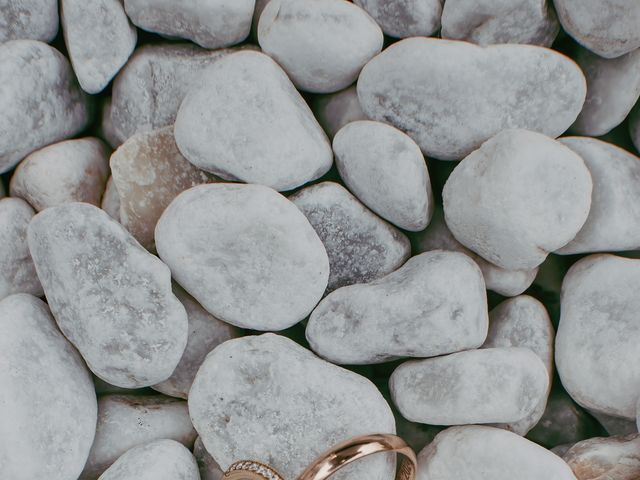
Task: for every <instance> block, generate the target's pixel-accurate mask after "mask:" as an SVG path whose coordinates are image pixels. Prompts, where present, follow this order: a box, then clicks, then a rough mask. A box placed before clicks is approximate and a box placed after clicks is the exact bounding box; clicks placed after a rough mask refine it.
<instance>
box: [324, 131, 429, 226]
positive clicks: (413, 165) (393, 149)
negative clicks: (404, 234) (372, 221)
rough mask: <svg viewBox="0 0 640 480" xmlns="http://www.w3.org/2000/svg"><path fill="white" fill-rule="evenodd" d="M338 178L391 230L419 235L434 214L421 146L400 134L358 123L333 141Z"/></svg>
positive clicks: (340, 132) (399, 132)
mask: <svg viewBox="0 0 640 480" xmlns="http://www.w3.org/2000/svg"><path fill="white" fill-rule="evenodd" d="M333 151H334V153H335V157H336V166H337V167H338V172H339V173H340V177H341V178H342V180H343V181H344V183H345V185H346V186H347V188H349V190H351V192H353V193H354V194H355V196H356V197H358V199H359V200H360V201H361V202H362V203H364V204H365V205H366V206H367V207H369V208H370V209H371V210H373V211H374V212H375V213H377V214H378V215H380V216H381V217H382V218H384V219H385V220H387V221H389V222H391V223H393V224H394V225H396V226H398V227H400V228H402V229H404V230H409V231H420V230H424V229H425V228H426V227H427V225H428V224H429V221H430V220H431V215H432V214H433V192H432V191H431V181H430V179H429V172H428V171H427V165H426V164H425V161H424V157H423V156H422V152H421V151H420V147H418V145H416V143H415V142H414V141H413V140H411V138H410V137H408V136H407V135H405V134H404V133H402V132H401V131H400V130H398V129H396V128H393V127H392V126H390V125H386V124H384V123H380V122H371V121H357V122H352V123H349V124H348V125H346V126H345V127H343V128H342V129H341V130H340V131H339V132H338V133H337V134H336V136H335V138H334V139H333Z"/></svg>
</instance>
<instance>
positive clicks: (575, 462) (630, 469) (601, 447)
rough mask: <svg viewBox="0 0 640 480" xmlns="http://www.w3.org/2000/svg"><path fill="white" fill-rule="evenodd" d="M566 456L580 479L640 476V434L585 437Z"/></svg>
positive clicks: (628, 479)
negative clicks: (586, 438)
mask: <svg viewBox="0 0 640 480" xmlns="http://www.w3.org/2000/svg"><path fill="white" fill-rule="evenodd" d="M562 458H563V460H564V461H565V462H567V463H568V464H569V467H571V469H572V470H573V472H574V473H575V474H576V478H577V479H578V480H609V479H611V480H614V479H615V480H637V479H638V478H640V435H638V434H637V433H634V434H631V435H626V436H617V437H609V438H590V439H588V440H583V441H582V442H578V443H576V444H575V445H574V446H573V447H571V448H570V449H569V450H568V451H567V452H566V453H565V454H564V455H563V456H562Z"/></svg>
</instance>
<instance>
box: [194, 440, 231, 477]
mask: <svg viewBox="0 0 640 480" xmlns="http://www.w3.org/2000/svg"><path fill="white" fill-rule="evenodd" d="M193 456H194V457H195V458H196V461H197V462H198V469H199V470H200V479H201V480H222V477H223V475H224V472H223V471H222V469H221V468H220V466H219V465H218V463H217V462H216V461H215V460H214V459H213V457H212V456H211V455H209V452H207V449H206V448H204V445H203V443H202V440H201V439H200V437H198V438H196V442H195V443H194V444H193Z"/></svg>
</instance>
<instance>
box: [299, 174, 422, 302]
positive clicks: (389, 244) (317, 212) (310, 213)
mask: <svg viewBox="0 0 640 480" xmlns="http://www.w3.org/2000/svg"><path fill="white" fill-rule="evenodd" d="M290 200H291V201H292V202H293V203H295V204H296V206H297V207H298V208H299V209H300V210H301V211H302V213H304V214H305V216H306V217H307V219H308V220H309V222H310V223H311V225H312V226H313V228H314V229H315V231H316V232H317V233H318V235H319V236H320V239H321V240H322V243H323V244H324V246H325V248H326V250H327V254H328V255H329V264H330V265H331V268H330V271H329V285H328V287H327V288H328V290H329V291H331V290H335V289H336V288H340V287H344V286H346V285H352V284H354V283H366V282H370V281H372V280H376V279H378V278H380V277H383V276H384V275H386V274H388V273H391V272H392V271H394V270H396V269H397V268H398V267H400V265H402V264H403V263H404V262H405V261H406V260H407V259H408V258H409V255H410V253H411V252H410V250H411V248H410V245H409V240H408V239H407V237H405V236H404V234H402V232H400V231H399V230H397V229H396V228H394V227H392V226H391V225H389V224H388V223H386V222H385V221H383V220H382V219H380V218H378V217H377V216H376V215H374V214H373V213H371V212H370V211H369V210H367V209H366V208H365V207H364V205H362V204H361V203H360V202H359V201H358V200H357V199H356V198H355V197H354V196H353V195H351V194H350V193H349V192H348V191H347V189H346V188H344V187H343V186H341V185H339V184H337V183H333V182H322V183H319V184H316V185H313V186H310V187H307V188H304V189H302V190H300V191H299V192H298V193H296V194H295V195H293V196H291V197H290Z"/></svg>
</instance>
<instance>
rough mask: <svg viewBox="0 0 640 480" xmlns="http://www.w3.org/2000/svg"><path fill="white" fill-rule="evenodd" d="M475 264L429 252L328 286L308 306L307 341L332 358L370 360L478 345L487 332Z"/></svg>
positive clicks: (482, 290) (483, 297)
mask: <svg viewBox="0 0 640 480" xmlns="http://www.w3.org/2000/svg"><path fill="white" fill-rule="evenodd" d="M487 325H488V318H487V299H486V292H485V288H484V281H483V280H482V273H481V272H480V269H479V268H478V266H477V265H476V264H475V263H474V262H473V260H471V259H470V258H469V257H467V256H466V255H463V254H461V253H457V252H443V251H435V252H429V253H423V254H421V255H417V256H415V257H412V258H410V259H409V260H408V261H407V263H405V264H404V265H403V266H402V267H400V268H399V269H398V270H396V271H395V272H392V273H390V274H389V275H387V276H385V277H382V278H381V279H379V280H376V281H374V282H371V283H367V284H359V285H351V286H348V287H343V288H340V289H338V290H335V291H333V292H332V293H330V294H329V295H328V296H327V297H325V298H324V300H322V302H320V305H318V306H317V307H316V309H315V310H314V311H313V312H312V313H311V317H310V319H309V323H308V324H307V330H306V335H307V340H308V341H309V344H310V345H311V348H312V349H313V351H314V352H316V353H317V354H318V355H320V356H321V357H323V358H326V359H327V360H329V361H330V362H333V363H342V364H364V365H367V364H372V363H381V362H385V361H388V360H393V359H395V358H401V357H435V356H437V355H443V354H446V353H452V352H457V351H460V350H468V349H472V348H478V347H479V346H480V345H482V343H483V342H484V340H485V338H486V336H487Z"/></svg>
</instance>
